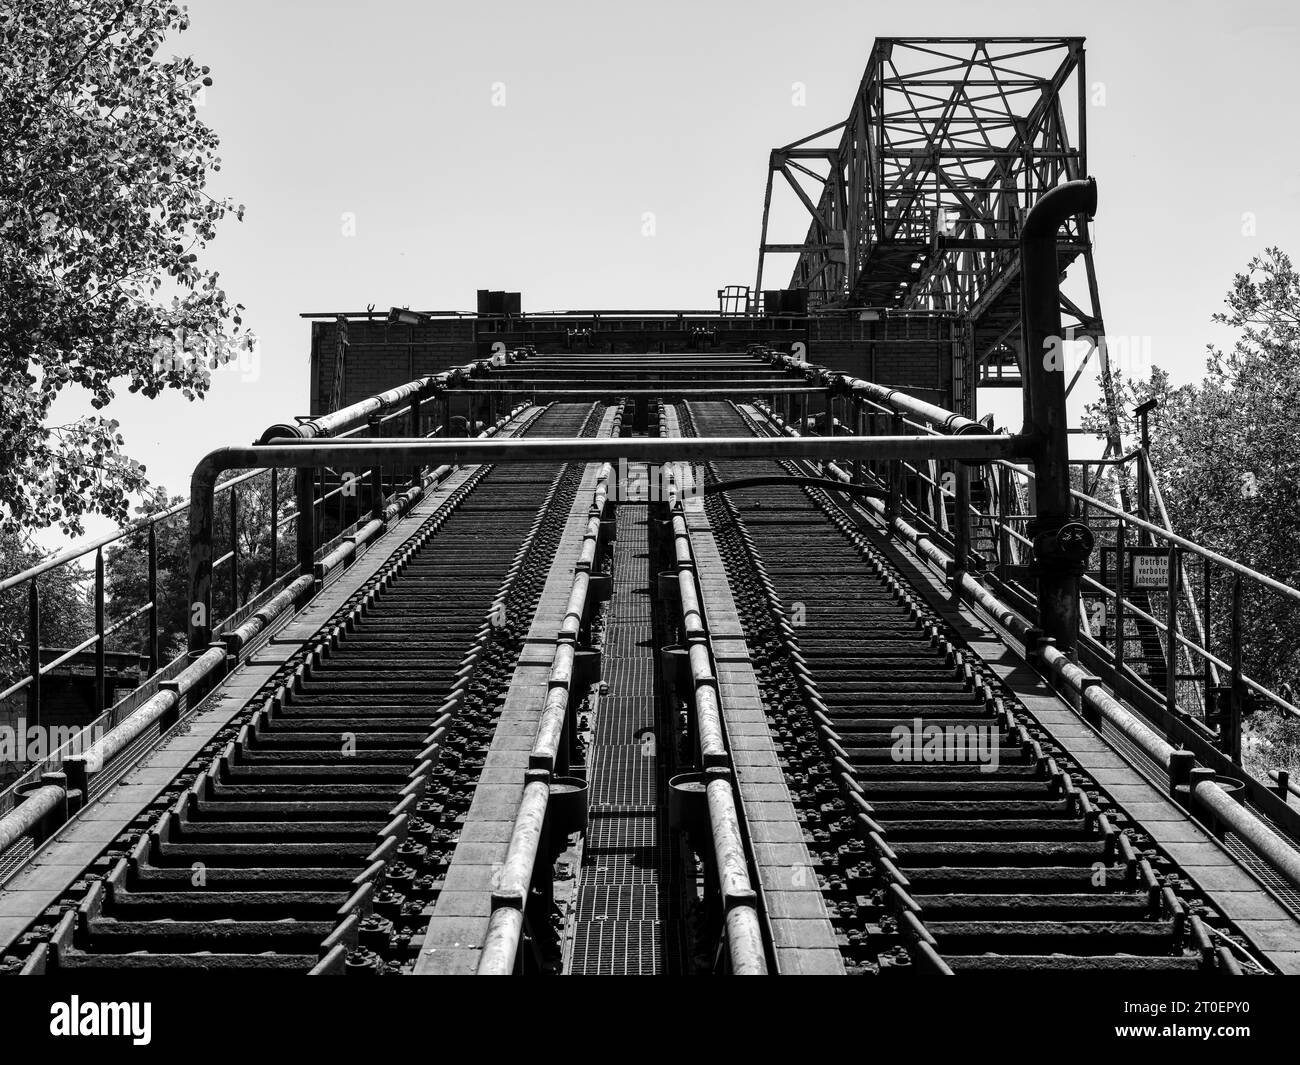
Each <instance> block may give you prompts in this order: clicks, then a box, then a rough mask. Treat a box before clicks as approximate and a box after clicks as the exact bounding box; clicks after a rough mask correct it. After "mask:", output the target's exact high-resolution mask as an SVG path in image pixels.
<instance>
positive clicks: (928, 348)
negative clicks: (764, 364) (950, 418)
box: [808, 312, 954, 406]
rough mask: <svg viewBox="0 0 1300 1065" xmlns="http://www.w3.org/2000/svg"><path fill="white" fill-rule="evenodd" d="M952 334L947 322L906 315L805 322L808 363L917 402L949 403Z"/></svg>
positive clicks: (850, 314) (947, 320) (944, 404)
mask: <svg viewBox="0 0 1300 1065" xmlns="http://www.w3.org/2000/svg"><path fill="white" fill-rule="evenodd" d="M953 345H954V332H953V325H952V322H951V320H950V319H947V318H940V317H937V316H936V317H933V318H931V317H925V316H907V317H897V318H886V319H882V320H880V321H874V322H864V321H860V320H859V319H858V317H857V315H856V313H853V312H850V313H849V314H846V315H845V316H843V317H818V318H813V319H812V320H811V321H810V323H809V341H808V361H809V362H812V363H816V364H818V365H820V366H827V367H829V368H830V369H833V370H839V371H841V372H843V373H848V374H852V375H853V376H855V377H862V378H865V379H867V380H870V381H876V382H878V383H879V384H882V385H892V386H894V387H897V388H905V389H907V390H908V391H909V392H913V393H915V394H917V395H918V396H919V398H921V399H926V400H929V401H930V402H934V403H939V404H941V405H942V406H948V405H949V404H950V403H951V401H952V368H953Z"/></svg>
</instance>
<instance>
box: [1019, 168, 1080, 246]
mask: <svg viewBox="0 0 1300 1065" xmlns="http://www.w3.org/2000/svg"><path fill="white" fill-rule="evenodd" d="M1096 213H1097V179H1096V178H1091V177H1087V178H1079V179H1077V180H1075V181H1065V182H1062V183H1061V184H1060V185H1057V186H1056V187H1055V188H1052V189H1048V190H1047V192H1045V193H1044V194H1043V195H1042V197H1041V198H1040V199H1039V200H1038V202H1037V203H1036V204H1034V206H1033V207H1031V208H1030V209H1029V214H1028V215H1026V216H1025V224H1024V226H1023V227H1022V228H1021V230H1020V242H1021V244H1022V245H1023V244H1027V243H1029V242H1030V241H1034V240H1045V239H1049V238H1050V239H1053V240H1055V238H1056V231H1057V230H1058V229H1060V228H1061V224H1062V223H1063V222H1064V221H1065V220H1066V219H1067V218H1070V217H1072V216H1074V215H1076V214H1085V215H1087V216H1088V218H1089V219H1090V220H1091V219H1092V217H1093V216H1094V215H1095V214H1096Z"/></svg>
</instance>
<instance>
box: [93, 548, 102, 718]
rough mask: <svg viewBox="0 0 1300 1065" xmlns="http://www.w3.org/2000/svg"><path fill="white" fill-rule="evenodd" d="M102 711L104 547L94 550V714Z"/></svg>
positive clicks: (96, 714)
mask: <svg viewBox="0 0 1300 1065" xmlns="http://www.w3.org/2000/svg"><path fill="white" fill-rule="evenodd" d="M103 712H104V549H103V548H102V547H100V548H97V549H96V551H95V716H97V717H98V716H99V715H100V714H102V713H103Z"/></svg>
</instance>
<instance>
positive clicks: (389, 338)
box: [308, 318, 478, 414]
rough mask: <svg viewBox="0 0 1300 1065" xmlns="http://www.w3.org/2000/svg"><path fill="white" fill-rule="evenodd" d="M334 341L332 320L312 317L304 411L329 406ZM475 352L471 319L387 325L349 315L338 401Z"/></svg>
mask: <svg viewBox="0 0 1300 1065" xmlns="http://www.w3.org/2000/svg"><path fill="white" fill-rule="evenodd" d="M337 342H338V325H337V323H335V322H313V323H312V328H311V394H310V409H309V411H308V413H309V414H321V413H323V412H325V411H326V410H328V408H329V400H330V393H331V391H332V390H333V388H334V356H335V351H336V348H337ZM477 357H478V355H476V353H475V341H474V322H473V321H472V320H471V319H461V318H453V319H447V320H438V319H435V320H433V321H431V322H429V323H428V324H426V325H420V326H411V325H389V324H388V322H386V321H383V320H377V321H373V322H366V321H355V320H354V321H350V322H348V356H347V360H346V363H345V367H346V368H345V370H344V375H343V405H344V406H347V405H348V404H349V403H356V402H358V401H359V400H363V399H365V398H366V397H367V396H373V395H374V394H375V393H376V392H383V391H385V390H386V389H389V388H394V387H396V386H397V385H401V384H405V383H406V382H407V381H410V380H412V379H413V378H416V377H422V376H424V375H425V374H431V373H438V372H439V371H440V370H446V369H448V368H449V367H452V366H462V365H464V364H465V363H467V362H470V361H472V360H473V359H475V358H477Z"/></svg>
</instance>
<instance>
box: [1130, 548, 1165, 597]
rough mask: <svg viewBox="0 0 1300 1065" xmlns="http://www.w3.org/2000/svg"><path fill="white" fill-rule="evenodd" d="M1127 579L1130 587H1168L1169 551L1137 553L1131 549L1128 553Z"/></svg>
mask: <svg viewBox="0 0 1300 1065" xmlns="http://www.w3.org/2000/svg"><path fill="white" fill-rule="evenodd" d="M1128 567H1129V568H1128V579H1129V587H1130V588H1161V589H1164V588H1168V587H1169V552H1168V551H1160V552H1159V553H1156V552H1155V551H1152V552H1151V553H1150V554H1148V553H1146V552H1142V553H1140V554H1139V553H1138V551H1137V550H1133V552H1132V554H1130V555H1129V561H1128Z"/></svg>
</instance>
